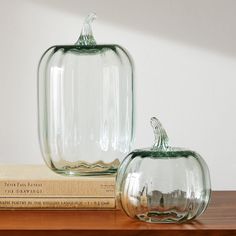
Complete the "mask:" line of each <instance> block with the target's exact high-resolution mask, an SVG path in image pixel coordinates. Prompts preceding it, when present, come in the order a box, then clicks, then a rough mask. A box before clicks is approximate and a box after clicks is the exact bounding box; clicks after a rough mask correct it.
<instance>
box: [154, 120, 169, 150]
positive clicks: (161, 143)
mask: <svg viewBox="0 0 236 236" xmlns="http://www.w3.org/2000/svg"><path fill="white" fill-rule="evenodd" d="M150 123H151V126H152V128H153V132H154V137H155V140H154V144H153V150H157V149H162V150H166V149H168V147H169V145H168V136H167V133H166V131H165V129H164V128H163V126H162V124H161V122H160V121H159V120H158V119H157V118H156V117H152V118H151V120H150Z"/></svg>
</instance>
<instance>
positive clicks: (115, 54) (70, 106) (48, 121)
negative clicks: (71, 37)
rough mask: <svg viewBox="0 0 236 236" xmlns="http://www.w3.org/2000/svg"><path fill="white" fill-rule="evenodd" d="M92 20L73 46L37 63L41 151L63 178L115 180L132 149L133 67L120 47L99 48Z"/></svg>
mask: <svg viewBox="0 0 236 236" xmlns="http://www.w3.org/2000/svg"><path fill="white" fill-rule="evenodd" d="M94 18H95V14H93V13H92V14H90V15H89V16H88V17H87V18H86V19H85V22H84V25H83V28H82V31H81V35H80V37H79V39H78V41H77V42H76V43H75V45H59V46H53V47H50V48H49V49H48V50H47V51H46V52H45V53H44V54H43V56H42V58H41V60H40V63H39V68H38V108H39V139H40V146H41V151H42V154H43V157H44V160H45V162H46V164H47V165H48V166H49V167H50V168H51V169H52V170H53V171H55V172H57V173H61V174H67V175H103V174H114V173H116V171H117V168H118V166H119V164H120V161H121V158H122V157H123V156H124V155H125V154H127V153H128V152H129V151H130V147H131V144H132V139H133V109H134V106H133V103H134V95H133V66H132V61H131V58H130V56H129V55H128V53H127V51H126V50H125V49H124V48H122V47H121V46H119V45H115V44H110V45H99V44H96V41H95V39H94V37H93V34H92V29H91V22H92V21H93V20H94Z"/></svg>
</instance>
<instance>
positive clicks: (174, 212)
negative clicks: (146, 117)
mask: <svg viewBox="0 0 236 236" xmlns="http://www.w3.org/2000/svg"><path fill="white" fill-rule="evenodd" d="M151 125H152V127H153V129H154V134H155V143H154V145H153V147H152V148H146V149H138V150H134V151H133V152H131V153H130V154H129V155H128V156H127V157H126V158H125V159H124V161H123V162H122V163H121V165H120V167H119V170H118V173H117V199H118V202H119V203H120V206H121V207H122V208H123V210H124V211H125V213H126V214H127V215H128V216H130V217H131V218H135V219H139V220H141V221H145V222H150V223H159V222H162V223H169V222H184V221H187V220H191V219H194V218H195V217H197V216H199V215H200V214H201V213H203V212H204V210H205V209H206V207H207V205H208V202H209V199H210V194H211V185H210V176H209V171H208V167H207V165H206V163H205V161H204V160H203V159H202V157H201V156H200V155H199V154H197V153H196V152H194V151H191V150H186V149H182V148H173V147H170V146H169V145H168V138H167V135H166V132H165V130H164V129H163V127H162V125H161V123H160V122H159V120H157V119H156V118H155V117H153V118H152V119H151Z"/></svg>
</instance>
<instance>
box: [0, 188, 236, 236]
mask: <svg viewBox="0 0 236 236" xmlns="http://www.w3.org/2000/svg"><path fill="white" fill-rule="evenodd" d="M49 234H50V235H52V236H53V235H59V236H60V235H61V236H62V235H63V236H66V235H70V236H73V235H90V236H93V235H96V236H97V235H103V236H108V235H109V236H115V235H119V236H122V235H127V236H131V235H145V236H151V235H164V236H169V235H175V236H178V235H181V236H183V235H191V236H195V235H207V236H211V235H214V236H219V235H222V236H223V235H224V236H226V235H230V236H232V235H236V191H217V192H213V194H212V199H211V203H210V205H209V207H208V209H207V210H206V212H205V213H204V214H203V215H201V216H200V217H199V218H198V219H196V220H194V221H192V222H190V223H185V224H150V223H144V222H139V221H135V220H132V219H130V218H128V217H127V216H126V215H125V214H124V213H123V212H122V211H119V210H116V211H115V210H114V211H45V210H44V211H22V210H21V211H13V210H12V211H10V210H9V211H0V235H11V236H14V235H24V236H28V235H31V236H32V235H33V236H38V235H44V236H46V235H49Z"/></svg>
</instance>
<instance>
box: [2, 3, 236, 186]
mask: <svg viewBox="0 0 236 236" xmlns="http://www.w3.org/2000/svg"><path fill="white" fill-rule="evenodd" d="M90 11H94V12H96V13H97V15H98V19H97V21H96V22H94V25H93V28H94V34H95V37H96V40H97V42H100V43H118V44H120V45H123V46H124V47H126V48H127V49H128V50H129V52H130V54H131V55H132V56H133V59H134V62H135V66H136V78H135V80H136V93H137V97H136V107H137V113H136V114H137V118H136V125H137V128H136V142H135V146H136V147H137V146H139V147H145V146H150V145H151V143H152V141H153V136H152V131H151V128H150V125H149V119H150V117H151V116H153V115H156V116H158V117H159V118H160V120H161V121H162V123H163V125H164V126H165V128H166V129H167V132H168V134H169V138H170V140H171V144H172V145H174V146H184V147H189V148H191V149H193V150H197V151H198V152H199V153H200V154H201V155H202V156H203V157H204V158H205V160H206V162H207V163H208V165H209V168H210V172H211V177H212V185H213V189H236V147H235V146H236V104H235V103H236V25H235V24H236V14H235V12H236V1H233V0H232V1H230V0H221V1H219V0H202V1H201V0H191V1H189V0H179V1H175V0H163V1H159V0H156V1H154V0H143V1H137V0H136V1H135V0H134V1H127V0H119V1H117V0H113V1H111V0H110V1H109V0H107V1H106V0H99V1H92V0H84V1H80V0H78V1H76V0H21V1H18V0H10V1H9V0H0V108H1V110H0V162H1V163H28V164H34V163H35V164H36V163H42V162H43V161H42V158H41V154H40V151H39V146H38V136H37V99H36V91H37V89H36V70H37V64H38V61H39V58H40V56H41V54H42V53H43V51H45V49H46V48H48V47H49V46H51V45H54V44H71V43H74V42H75V41H76V40H77V38H78V36H79V33H80V29H81V25H82V21H83V18H84V16H85V15H86V14H87V13H88V12H90Z"/></svg>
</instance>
